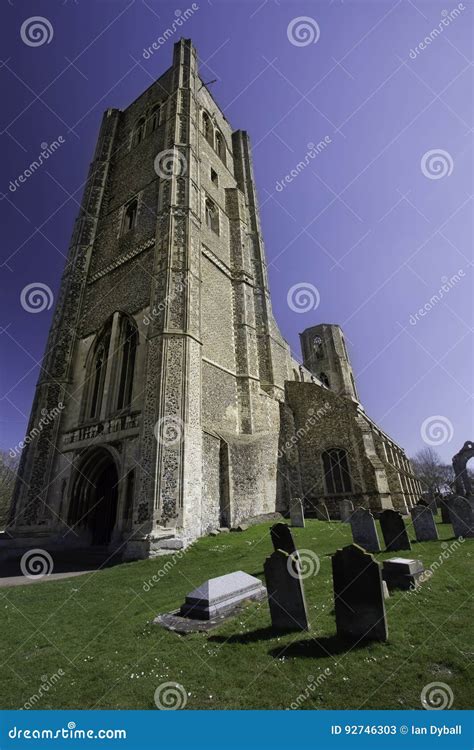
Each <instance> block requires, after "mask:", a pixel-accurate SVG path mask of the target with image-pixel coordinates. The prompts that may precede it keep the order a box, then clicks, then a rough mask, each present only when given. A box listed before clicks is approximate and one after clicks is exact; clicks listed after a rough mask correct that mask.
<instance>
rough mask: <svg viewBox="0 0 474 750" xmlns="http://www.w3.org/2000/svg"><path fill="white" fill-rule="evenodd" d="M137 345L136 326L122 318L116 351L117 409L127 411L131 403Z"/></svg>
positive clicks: (126, 318) (127, 319)
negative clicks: (117, 367) (117, 359)
mask: <svg viewBox="0 0 474 750" xmlns="http://www.w3.org/2000/svg"><path fill="white" fill-rule="evenodd" d="M137 344H138V333H137V329H136V326H135V325H134V323H133V322H132V321H131V320H130V319H129V318H128V317H124V318H122V321H121V324H120V343H119V349H118V355H119V362H118V365H119V370H118V373H119V377H118V384H117V400H116V407H117V409H127V408H128V407H129V406H130V405H131V403H132V393H133V376H134V372H135V360H136V354H137Z"/></svg>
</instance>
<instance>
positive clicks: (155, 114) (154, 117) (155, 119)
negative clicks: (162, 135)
mask: <svg viewBox="0 0 474 750" xmlns="http://www.w3.org/2000/svg"><path fill="white" fill-rule="evenodd" d="M159 124H160V105H159V104H157V105H156V106H155V107H153V109H152V110H151V116H150V133H153V131H154V130H156V129H157V127H158V125H159Z"/></svg>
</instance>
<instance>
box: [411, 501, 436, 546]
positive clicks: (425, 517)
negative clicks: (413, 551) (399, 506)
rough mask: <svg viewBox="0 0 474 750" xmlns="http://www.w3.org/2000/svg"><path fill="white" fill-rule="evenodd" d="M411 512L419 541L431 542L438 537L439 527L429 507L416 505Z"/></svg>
mask: <svg viewBox="0 0 474 750" xmlns="http://www.w3.org/2000/svg"><path fill="white" fill-rule="evenodd" d="M410 514H411V520H412V521H413V528H414V529H415V535H416V539H417V541H418V542H431V541H433V540H435V539H438V529H437V528H436V524H435V522H434V518H433V514H432V512H431V510H430V508H429V507H425V506H423V505H414V506H413V508H412V509H411V510H410Z"/></svg>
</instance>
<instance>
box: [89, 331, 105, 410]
mask: <svg viewBox="0 0 474 750" xmlns="http://www.w3.org/2000/svg"><path fill="white" fill-rule="evenodd" d="M110 333H111V327H110V325H109V326H107V328H106V329H105V331H103V333H102V334H101V336H100V338H99V340H98V341H97V344H96V347H95V351H94V356H93V358H92V362H91V363H90V367H89V371H88V374H87V385H88V396H89V397H88V403H87V409H86V417H87V418H88V419H96V418H98V417H100V412H101V407H102V401H103V397H104V384H105V373H106V370H107V358H108V356H109V346H110Z"/></svg>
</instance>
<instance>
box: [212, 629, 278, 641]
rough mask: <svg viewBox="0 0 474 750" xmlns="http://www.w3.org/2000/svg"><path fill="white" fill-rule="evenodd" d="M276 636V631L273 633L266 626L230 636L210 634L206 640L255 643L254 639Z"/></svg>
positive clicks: (264, 639) (261, 639) (260, 639)
mask: <svg viewBox="0 0 474 750" xmlns="http://www.w3.org/2000/svg"><path fill="white" fill-rule="evenodd" d="M277 636H278V633H275V631H274V630H272V628H271V627H267V628H258V630H251V631H250V632H249V633H236V634H235V635H231V636H225V635H212V636H210V637H209V638H208V639H207V640H208V641H214V643H255V642H256V641H268V640H271V639H273V638H276V637H277Z"/></svg>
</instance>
